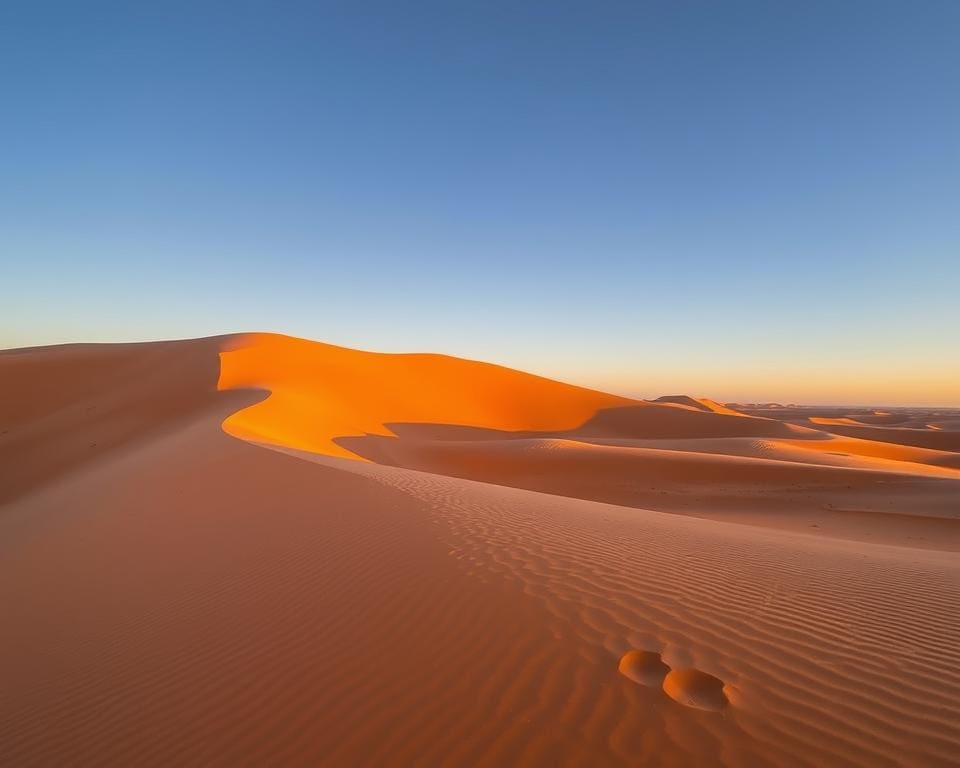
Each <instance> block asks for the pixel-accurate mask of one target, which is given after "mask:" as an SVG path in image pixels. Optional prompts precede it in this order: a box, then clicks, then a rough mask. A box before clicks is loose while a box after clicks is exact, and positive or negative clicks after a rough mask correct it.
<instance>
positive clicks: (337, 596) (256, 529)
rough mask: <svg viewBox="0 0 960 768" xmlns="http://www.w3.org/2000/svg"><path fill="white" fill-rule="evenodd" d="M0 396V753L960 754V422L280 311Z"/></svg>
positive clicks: (42, 375) (112, 353)
mask: <svg viewBox="0 0 960 768" xmlns="http://www.w3.org/2000/svg"><path fill="white" fill-rule="evenodd" d="M0 394H2V398H0V462H2V464H0V466H2V467H3V471H2V475H0V590H2V593H3V594H2V598H0V605H3V606H4V612H3V627H4V629H3V632H2V633H0V671H2V675H0V679H2V681H3V682H2V684H0V765H11V766H30V765H37V766H45V765H111V766H114V765H115V766H127V765H158V766H170V765H223V766H237V765H251V766H259V765H331V766H347V765H350V766H352V765H450V766H459V765H491V766H503V765H517V764H531V765H549V766H554V765H604V766H606V765H744V766H758V765H815V766H823V765H863V766H885V765H909V766H938V765H943V766H946V765H956V764H958V758H957V756H958V755H960V672H958V669H960V559H958V556H957V554H956V550H957V549H958V548H960V537H958V534H957V532H956V528H957V527H958V526H960V522H958V520H957V519H956V518H957V516H958V514H960V468H958V466H960V462H958V457H960V453H958V451H960V444H958V443H957V442H955V441H956V437H957V435H958V434H960V433H957V432H955V431H953V430H951V429H950V426H951V424H952V423H953V420H955V418H956V417H951V415H950V414H949V413H947V414H944V413H937V414H933V416H932V418H931V420H929V423H933V422H936V424H935V426H938V427H940V428H939V429H933V428H921V427H918V426H917V425H919V424H921V423H925V422H923V414H914V415H911V416H910V419H909V422H908V423H910V424H911V426H908V427H902V426H896V424H894V423H893V422H891V421H889V420H887V421H886V422H882V423H879V422H874V423H866V422H863V421H859V422H858V423H856V424H845V423H840V424H836V423H822V422H823V420H824V419H834V420H841V419H844V418H850V419H851V420H856V417H855V416H852V415H849V414H843V413H837V414H827V415H821V416H817V415H814V417H815V419H819V420H820V423H818V422H817V421H815V420H812V419H810V418H809V416H810V414H801V415H799V416H797V415H795V414H790V413H787V414H782V415H778V416H777V417H776V418H768V417H766V414H758V413H752V414H750V415H745V414H742V413H740V412H738V410H735V409H730V408H727V407H725V406H720V405H719V404H715V403H712V401H704V400H696V401H693V402H686V401H684V400H683V399H682V398H676V397H674V398H671V401H669V402H659V403H657V402H646V401H634V400H629V399H626V398H622V397H616V396H612V395H607V394H604V393H600V392H595V391H591V390H586V389H582V388H578V387H573V386H569V385H565V384H562V383H559V382H554V381H549V380H546V379H542V378H539V377H535V376H531V375H528V374H524V373H521V372H518V371H512V370H508V369H504V368H500V367H497V366H492V365H488V364H484V363H478V362H472V361H466V360H459V359H456V358H450V357H443V356H437V355H421V354H417V355H384V354H375V353H367V352H358V351H354V350H347V349H343V348H339V347H332V346H329V345H323V344H316V343H313V342H306V341H302V340H298V339H290V338H287V337H281V336H272V335H266V334H250V335H241V336H230V337H222V338H215V339H202V340H195V341H184V342H165V343H158V344H142V345H117V346H98V345H80V346H67V347H49V348H36V349H28V350H16V351H11V352H6V353H0ZM698 404H699V405H698ZM874 415H877V416H881V415H880V414H874ZM897 423H901V422H897ZM839 430H844V432H841V431H839ZM846 430H882V433H881V434H880V435H879V436H878V435H876V434H875V433H874V432H862V431H861V432H860V433H859V434H846V432H845V431H846ZM919 433H923V434H922V435H920V434H919ZM897 434H903V435H905V437H904V438H903V439H902V440H898V439H894V438H895V436H896V435H897ZM938 434H939V435H942V436H945V437H941V438H940V439H939V441H938V440H935V439H934V440H929V437H930V436H931V435H938ZM921 437H922V439H921ZM678 513H680V514H678Z"/></svg>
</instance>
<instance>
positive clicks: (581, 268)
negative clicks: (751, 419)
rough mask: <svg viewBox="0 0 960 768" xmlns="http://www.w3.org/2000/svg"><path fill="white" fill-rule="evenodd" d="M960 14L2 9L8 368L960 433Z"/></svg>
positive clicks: (662, 5) (871, 8) (761, 4)
mask: <svg viewBox="0 0 960 768" xmlns="http://www.w3.org/2000/svg"><path fill="white" fill-rule="evenodd" d="M958 39H960V3H958V2H955V0H945V1H942V2H941V1H938V0H923V2H916V0H911V1H903V2H898V1H896V0H869V1H868V2H861V1H860V0H844V2H836V1H835V0H830V2H819V1H817V0H814V1H813V2H803V3H787V2H771V1H770V0H757V1H756V2H741V1H740V0H726V1H725V2H716V1H715V0H703V1H701V2H695V1H694V0H663V1H656V2H645V1H644V0H632V1H631V2H601V1H598V0H590V1H587V0H584V1H583V2H565V1H564V0H557V1H554V2H542V3H537V2H533V3H523V2H516V1H515V0H512V1H511V2H500V1H499V0H485V1H483V2H481V1H479V0H474V1H473V2H462V1H458V0H444V1H443V2H440V1H438V2H420V1H418V0H411V2H405V3H399V2H358V1H357V0H353V1H352V2H316V1H314V2H283V1H282V0H273V1H272V2H241V1H238V0H233V1H232V2H217V3H213V2H203V1H202V0H193V1H191V2H176V1H174V2H164V3H130V2H111V3H105V2H97V1H96V0H90V1H89V2H84V3H77V2H73V1H72V0H70V1H65V2H45V1H44V0H32V1H31V2H20V1H19V0H12V1H8V2H4V3H2V4H0V97H2V98H0V347H2V348H7V347H20V346H29V345H40V344H53V343H62V342H74V341H141V340H152V339H165V338H180V337H195V336H205V335H212V334H219V333H229V332H237V331H253V330H259V331H276V332H282V333H289V334H292V335H296V336H303V337H307V338H312V339H318V340H322V341H327V342H330V343H335V344H341V345H344V346H352V347H359V348H363V349H374V350H382V351H431V352H442V353H448V354H453V355H457V356H460V357H468V358H474V359H484V360H489V361H492V362H497V363H502V364H505V365H509V366H511V367H516V368H521V369H524V370H529V371H533V372H536V373H540V374H543V375H547V376H551V377H553V378H560V379H564V380H568V381H573V382H576V383H581V384H585V385H588V386H593V387H597V388H601V389H606V390H610V391H615V392H618V393H623V394H628V395H635V396H641V397H655V396H658V395H660V394H666V393H678V392H683V393H689V394H694V395H703V396H709V397H714V398H717V399H722V400H726V401H740V402H743V401H770V400H777V401H781V402H800V403H843V404H890V405H902V404H912V405H947V406H950V405H953V406H960V87H958V83H960V45H958V43H957V41H958Z"/></svg>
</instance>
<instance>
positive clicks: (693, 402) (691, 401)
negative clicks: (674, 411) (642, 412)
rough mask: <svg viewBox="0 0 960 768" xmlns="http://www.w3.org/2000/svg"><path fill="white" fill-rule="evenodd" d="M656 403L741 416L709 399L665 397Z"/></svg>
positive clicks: (678, 396) (687, 396) (686, 396)
mask: <svg viewBox="0 0 960 768" xmlns="http://www.w3.org/2000/svg"><path fill="white" fill-rule="evenodd" d="M653 402H655V403H674V404H675V405H685V406H687V407H689V408H696V409H697V410H698V411H712V412H713V413H726V414H728V415H733V416H741V415H742V414H741V413H740V412H739V411H735V410H733V409H732V408H728V407H727V406H725V405H724V404H723V403H718V402H717V401H716V400H711V399H710V398H708V397H690V396H689V395H663V396H662V397H658V398H657V399H656V400H654V401H653Z"/></svg>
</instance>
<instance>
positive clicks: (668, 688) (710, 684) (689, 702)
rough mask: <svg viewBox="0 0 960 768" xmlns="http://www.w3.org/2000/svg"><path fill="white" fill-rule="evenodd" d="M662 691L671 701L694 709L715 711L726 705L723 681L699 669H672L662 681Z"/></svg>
mask: <svg viewBox="0 0 960 768" xmlns="http://www.w3.org/2000/svg"><path fill="white" fill-rule="evenodd" d="M663 691H664V693H666V694H667V696H669V697H670V698H671V699H673V700H674V701H677V702H679V703H681V704H683V705H684V706H687V707H693V708H694V709H707V710H711V711H714V712H715V711H717V710H720V709H723V708H724V707H725V706H726V705H727V695H726V693H725V692H724V684H723V680H721V679H720V678H719V677H714V676H713V675H708V674H707V673H706V672H701V671H700V670H699V669H673V670H671V671H670V674H668V675H667V676H666V677H665V678H664V679H663Z"/></svg>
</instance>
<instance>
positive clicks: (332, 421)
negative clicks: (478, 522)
mask: <svg viewBox="0 0 960 768" xmlns="http://www.w3.org/2000/svg"><path fill="white" fill-rule="evenodd" d="M220 366H221V370H220V382H219V387H220V389H236V388H247V387H252V388H259V389H265V390H269V392H270V396H269V397H268V398H267V399H266V400H264V401H263V402H260V403H258V404H256V405H254V406H252V407H250V408H247V409H245V410H242V411H240V412H239V413H236V414H233V415H232V416H230V417H229V418H228V419H227V420H226V421H225V422H224V425H223V427H224V429H225V430H226V431H227V432H228V433H229V434H231V435H234V436H236V437H242V438H244V439H247V440H253V441H256V442H263V443H269V444H272V445H283V446H286V447H291V448H298V449H302V450H309V451H313V452H316V453H324V454H328V455H333V456H349V457H352V458H357V457H356V456H355V455H354V454H353V453H352V452H350V451H348V450H346V449H345V448H343V447H341V446H339V445H337V443H336V442H334V441H335V439H336V438H338V437H344V436H353V435H365V434H375V435H389V434H391V432H390V430H389V428H388V427H387V426H386V425H388V424H390V423H394V422H400V423H403V422H414V423H426V424H455V425H464V426H476V427H485V428H490V429H497V430H503V431H508V432H516V431H541V430H546V431H553V430H563V429H573V428H575V427H577V426H579V425H581V424H583V423H584V422H585V421H587V420H588V419H590V418H591V417H592V416H593V415H594V414H595V413H596V412H597V411H598V410H600V409H603V408H610V407H613V406H622V405H629V404H632V403H634V402H635V401H632V400H629V399H627V398H623V397H618V396H616V395H608V394H604V393H603V392H596V391H593V390H589V389H583V388H581V387H575V386H572V385H569V384H562V383H560V382H558V381H552V380H550V379H544V378H540V377H538V376H533V375H530V374H527V373H522V372H520V371H514V370H511V369H508V368H502V367H500V366H496V365H490V364H488V363H481V362H475V361H471V360H462V359H459V358H455V357H446V356H444V355H431V354H382V353H376V352H362V351H359V350H354V349H346V348H343V347H336V346H332V345H330V344H321V343H318V342H313V341H305V340H303V339H295V338H291V337H288V336H277V335H272V334H249V335H244V336H238V337H234V338H233V339H231V341H230V342H229V343H228V344H227V345H225V347H224V351H223V352H222V353H221V355H220Z"/></svg>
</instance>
